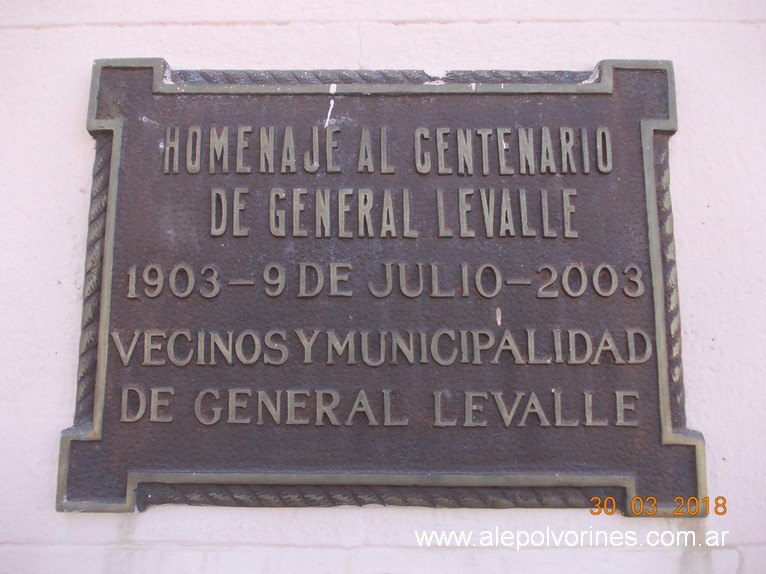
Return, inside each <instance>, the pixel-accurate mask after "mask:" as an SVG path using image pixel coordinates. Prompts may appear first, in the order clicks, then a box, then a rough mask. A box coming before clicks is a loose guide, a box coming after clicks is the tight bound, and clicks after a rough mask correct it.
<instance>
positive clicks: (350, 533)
mask: <svg viewBox="0 0 766 574" xmlns="http://www.w3.org/2000/svg"><path fill="white" fill-rule="evenodd" d="M138 56H159V57H163V58H165V59H166V60H167V61H168V62H169V63H170V65H171V66H172V67H174V68H182V69H183V68H228V69H259V68H266V69H275V68H284V69H314V68H350V69H385V68H407V69H413V68H415V69H425V70H428V71H435V70H445V69H493V68H495V69H529V70H551V69H553V70H590V69H592V68H593V67H594V66H595V64H596V63H597V62H598V61H599V60H602V59H607V58H630V59H637V58H641V59H669V60H672V61H673V62H674V65H675V78H676V91H677V101H678V117H679V130H678V133H677V134H676V135H675V136H674V137H673V138H672V139H671V160H670V161H671V174H672V176H671V179H672V181H671V189H672V194H673V207H674V218H675V228H676V250H677V256H678V268H679V282H680V292H681V309H682V326H683V345H684V368H685V382H686V413H687V419H688V426H689V427H690V428H693V429H696V430H699V431H702V432H703V433H704V435H705V438H706V442H707V469H708V470H707V473H708V474H707V479H708V490H709V494H710V496H711V497H715V496H725V497H726V498H727V501H728V502H727V510H728V512H727V514H726V515H725V516H715V515H712V516H710V517H709V518H707V519H704V520H703V519H696V520H684V521H671V520H650V519H622V518H617V517H611V518H605V517H592V516H590V514H589V513H588V512H587V511H578V510H553V511H551V510H548V511H545V510H503V511H497V510H445V509H438V510H434V509H425V508H382V507H376V506H373V507H366V508H333V509H316V508H314V509H232V508H213V507H208V508H193V507H179V506H170V507H157V508H152V509H150V510H149V511H147V512H145V513H142V514H130V515H98V514H60V513H56V512H55V510H54V497H55V488H56V472H57V464H58V448H59V433H60V431H61V430H62V429H64V428H67V427H69V426H70V425H71V422H72V415H73V411H74V397H75V381H76V371H77V358H78V341H79V335H80V333H79V331H80V314H81V309H82V307H81V305H82V301H81V297H82V282H83V261H84V254H85V240H86V229H87V214H88V204H89V190H90V185H91V181H90V180H91V166H92V161H93V141H92V139H91V138H90V136H89V135H88V133H87V132H86V131H85V113H86V108H87V102H88V90H89V86H90V73H91V63H92V61H93V60H94V59H98V58H117V57H138ZM764 56H766V3H764V2H761V1H759V0H732V1H729V2H721V1H713V0H706V1H699V2H693V1H691V0H689V1H681V2H672V1H667V0H639V1H631V2H623V1H614V2H597V1H596V0H586V1H583V2H572V1H571V0H556V1H553V2H540V1H538V0H523V1H518V2H508V1H501V0H494V1H492V0H478V1H474V2H467V1H465V2H460V1H456V0H452V1H451V0H439V1H433V0H420V1H418V2H405V1H404V0H391V1H389V2H365V1H361V0H350V1H349V0H327V1H322V0H316V1H311V0H282V1H279V2H275V1H270V2H248V1H245V0H234V1H232V2H228V3H215V2H193V1H188V0H183V1H182V0H166V1H165V2H148V1H147V0H134V1H132V2H116V1H111V0H109V1H103V0H101V1H98V2H96V1H84V2H76V3H75V2H73V3H65V2H54V1H50V0H45V1H35V0H31V1H29V2H20V1H15V0H0V64H2V70H3V74H2V81H1V82H0V85H1V86H2V93H1V94H0V126H2V132H3V133H2V136H0V198H1V201H0V209H1V210H2V223H0V321H1V322H0V325H2V336H0V572H9V573H14V574H21V573H27V572H29V573H32V572H35V573H36V572H57V573H61V572H74V571H79V572H85V573H90V572H93V573H96V572H184V573H187V574H191V573H197V572H200V573H201V572H216V573H218V572H227V571H235V570H236V571H238V572H297V571H304V570H310V571H312V572H334V573H342V572H429V571H437V570H438V571H441V572H463V571H466V570H468V569H473V568H481V570H482V571H485V572H522V571H527V570H530V571H531V570H532V569H535V570H534V571H537V572H548V571H556V570H559V569H561V570H566V571H577V572H613V571H620V572H622V573H624V574H628V573H634V572H635V573H639V572H658V573H659V572H663V573H664V572H669V573H675V572H679V573H680V572H685V573H686V572H689V573H692V572H714V573H719V572H720V573H723V572H731V573H735V572H736V573H748V574H749V573H756V572H764V571H766V566H765V564H766V533H764V527H766V519H764V515H766V498H765V497H764V496H763V481H764V475H765V474H766V462H764V460H765V458H764V454H763V452H764V449H763V447H764V433H763V431H762V428H761V425H762V421H763V416H762V410H763V408H764V406H765V401H764V398H763V397H764V395H763V391H762V388H761V385H762V383H763V376H762V374H761V369H759V367H758V361H759V359H760V358H761V357H762V355H763V352H764V348H766V297H764V290H766V251H765V250H764V247H766V225H764V223H763V219H764V216H765V215H766V185H765V184H764V177H763V173H764V171H763V165H764V162H766V143H765V141H766V140H764V133H766V113H764V110H763V106H762V99H763V94H764V93H766V80H764V73H763V72H764V65H763V57H764ZM495 527H499V528H500V529H501V530H517V529H526V530H530V531H531V530H537V529H542V530H545V529H546V527H550V528H553V529H573V530H578V531H581V530H588V529H590V528H598V529H607V530H622V531H624V530H628V529H632V530H635V531H637V532H638V533H639V534H644V533H647V532H649V531H650V530H657V529H668V530H678V529H694V530H696V531H698V532H704V531H706V530H718V531H722V530H726V531H728V532H729V533H728V534H727V538H726V544H725V546H723V547H720V548H715V549H714V548H706V549H703V548H687V549H683V548H646V547H644V548H619V549H616V548H558V549H556V548H535V549H531V548H530V549H524V550H521V551H519V552H517V551H515V550H513V549H509V548H449V549H445V548H441V549H439V548H420V547H418V545H417V543H416V540H415V537H414V535H413V531H415V530H430V529H439V530H441V529H447V530H451V529H455V530H474V531H476V532H480V531H485V530H494V529H495Z"/></svg>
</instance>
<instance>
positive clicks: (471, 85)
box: [88, 58, 675, 120]
mask: <svg viewBox="0 0 766 574" xmlns="http://www.w3.org/2000/svg"><path fill="white" fill-rule="evenodd" d="M104 68H150V69H151V70H152V93H155V94H177V95H183V94H190V95H193V94H270V95H295V94H326V95H328V96H338V95H357V96H365V95H392V96H396V95H405V94H448V95H449V94H453V95H454V94H476V95H481V94H568V93H583V94H611V93H612V92H613V91H614V70H615V69H635V70H661V71H666V72H667V73H668V75H669V77H670V75H671V74H672V68H673V64H672V63H671V62H670V61H667V60H602V61H601V62H599V63H598V64H597V65H596V67H595V69H594V71H593V74H592V75H591V76H590V77H589V78H588V79H587V80H584V81H582V82H576V83H571V82H562V83H540V84H532V83H526V84H525V83H514V82H511V81H509V82H505V83H503V82H501V83H482V82H454V83H453V82H444V81H443V80H438V79H437V80H435V81H432V82H428V83H422V84H413V83H390V84H383V83H369V84H368V83H364V84H361V83H352V84H338V83H316V84H256V83H253V84H211V83H205V84H200V85H196V84H187V83H175V82H173V80H172V78H171V74H170V68H169V66H168V63H167V62H166V61H165V60H164V59H162V58H125V59H122V58H115V59H105V60H96V61H95V62H94V63H93V79H92V82H91V91H90V106H89V110H88V118H89V120H91V119H93V120H95V117H96V116H95V111H96V110H95V107H94V106H95V105H96V103H97V100H98V87H99V85H100V81H101V71H102V69H104ZM319 72H321V70H320V71H319ZM457 73H460V71H457ZM447 75H449V72H447V73H446V74H445V76H447ZM668 96H669V97H672V98H675V94H673V93H669V94H668Z"/></svg>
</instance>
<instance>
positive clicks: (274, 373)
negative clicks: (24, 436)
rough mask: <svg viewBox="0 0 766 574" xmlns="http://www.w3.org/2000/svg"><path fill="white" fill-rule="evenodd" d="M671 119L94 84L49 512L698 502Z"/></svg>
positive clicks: (534, 105)
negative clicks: (87, 187) (77, 289)
mask: <svg viewBox="0 0 766 574" xmlns="http://www.w3.org/2000/svg"><path fill="white" fill-rule="evenodd" d="M673 89H674V88H673V71H672V66H671V65H670V63H668V62H644V61H627V62H616V61H607V62H603V63H601V64H600V65H599V66H598V67H597V68H596V70H595V71H594V72H593V73H590V72H533V73H530V72H505V71H490V72H450V73H448V74H446V75H444V76H443V77H432V76H429V75H428V74H426V73H424V72H417V71H306V72H286V71H273V72H266V71H226V72H223V71H203V70H193V71H182V70H171V69H169V68H168V67H167V65H166V63H165V62H164V61H162V60H154V59H153V60H104V61H99V62H96V64H95V66H94V72H93V85H92V92H91V102H90V108H89V116H88V130H89V131H90V133H91V134H92V135H93V137H94V138H95V140H96V160H95V167H94V175H93V190H92V199H91V212H90V218H89V233H88V247H87V261H86V272H85V282H84V317H83V334H82V342H81V362H80V369H79V381H78V388H77V406H76V415H75V422H74V426H73V427H72V428H71V429H68V430H65V431H64V432H63V435H62V439H61V463H60V470H59V479H58V480H59V484H58V508H59V509H60V510H95V511H129V510H134V509H136V508H138V509H143V508H145V507H147V506H149V505H152V504H162V503H186V504H218V505H240V506H310V505H338V504H367V503H373V504H387V505H424V506H449V507H458V506H465V507H518V506H524V507H590V506H592V505H593V504H594V500H595V503H598V501H599V500H601V499H604V498H606V497H608V496H613V497H614V498H615V499H616V500H617V503H618V505H619V506H621V508H622V509H623V510H624V511H625V512H626V513H628V514H630V513H632V512H635V508H636V507H637V505H636V504H631V503H632V502H634V501H635V497H640V499H641V502H642V508H646V509H647V510H648V509H649V508H652V505H654V506H655V507H656V509H657V513H656V514H657V515H663V514H667V513H668V511H669V510H671V509H673V508H675V506H676V505H674V504H673V501H674V498H676V497H679V496H680V497H683V498H684V499H688V498H689V497H692V496H696V497H699V498H700V499H701V498H702V497H704V496H705V473H704V443H703V439H702V437H701V435H699V434H698V433H695V432H693V431H690V430H687V429H686V428H685V419H684V407H683V386H682V372H681V356H680V325H679V309H678V292H677V289H676V266H675V256H674V250H673V227H672V216H671V208H670V195H669V191H668V140H669V138H670V136H671V135H672V133H673V132H674V131H675V129H676V113H675V101H674V93H673ZM594 497H595V498H594ZM652 501H654V502H652ZM644 513H646V512H644Z"/></svg>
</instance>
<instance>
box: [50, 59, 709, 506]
mask: <svg viewBox="0 0 766 574" xmlns="http://www.w3.org/2000/svg"><path fill="white" fill-rule="evenodd" d="M103 68H151V69H152V70H153V92H154V93H167V94H205V93H229V94H243V93H253V94H324V93H329V94H344V93H345V94H349V95H370V94H381V95H406V94H417V93H432V92H433V93H437V94H447V95H449V94H459V93H476V94H481V93H487V94H490V93H493V94H513V93H526V94H534V93H607V94H611V93H612V91H613V71H614V69H628V70H629V69H639V70H658V71H664V72H665V73H666V77H667V85H668V116H669V117H668V119H667V120H641V137H642V146H643V163H644V176H645V194H646V208H647V214H648V221H647V228H648V229H647V233H648V234H649V237H648V240H649V249H650V264H651V267H652V282H653V295H654V310H655V326H656V331H657V339H656V340H657V345H656V347H657V354H658V370H659V379H658V385H659V407H660V408H659V410H660V413H659V414H660V424H661V439H662V444H663V445H665V444H678V445H688V446H693V447H694V449H695V456H696V466H697V477H696V479H697V491H698V495H699V497H700V498H702V497H704V496H705V495H706V477H705V453H704V442H703V439H702V437H701V434H700V433H697V432H696V431H692V430H689V429H682V430H680V431H676V430H675V429H674V428H673V425H672V421H671V419H670V410H669V400H670V399H669V386H668V372H667V366H668V361H667V339H666V336H665V331H664V329H665V324H664V317H665V309H664V305H665V300H664V294H665V286H664V283H663V281H664V278H663V275H662V252H661V247H662V242H661V240H660V235H659V218H658V213H657V212H658V203H657V193H656V185H655V180H654V176H655V170H654V161H655V159H654V142H653V137H654V133H655V131H675V129H676V106H675V91H674V83H673V67H672V63H670V62H668V61H662V60H656V61H646V60H638V61H631V60H604V61H602V62H600V63H599V64H598V65H597V66H596V68H595V70H594V73H593V74H592V75H591V77H590V78H589V79H588V80H585V81H584V82H579V83H560V84H559V83H555V84H521V83H520V84H514V83H507V84H481V83H476V84H475V85H474V86H472V85H471V84H460V83H455V84H446V83H445V84H441V85H424V84H364V85H355V84H349V85H347V84H338V85H335V84H332V85H330V84H318V85H315V84H312V85H257V84H237V85H231V84H204V85H188V84H174V83H172V81H171V78H170V74H169V70H168V66H167V63H166V62H165V60H163V59H161V58H141V59H112V60H97V61H96V62H94V65H93V76H92V82H91V92H90V101H89V105H88V121H87V129H88V131H90V132H91V133H96V132H112V138H111V139H112V141H111V146H112V153H111V157H110V160H109V161H110V171H109V173H110V179H109V187H108V192H107V207H106V224H105V238H104V252H103V255H102V265H103V267H102V287H101V293H100V296H99V299H100V313H99V318H100V320H99V327H98V329H99V334H98V336H97V340H98V341H99V343H98V356H97V368H96V376H95V379H96V380H95V389H94V405H93V418H92V422H91V423H90V425H89V426H88V425H87V423H88V421H87V420H86V421H82V420H78V419H77V418H76V419H75V425H74V426H73V427H71V428H69V429H66V430H64V431H63V432H62V433H61V439H60V448H61V450H60V453H61V455H60V459H59V472H58V480H57V483H58V484H57V507H58V508H59V509H60V510H89V511H134V510H135V487H136V486H137V484H138V483H140V482H151V481H152V480H154V481H155V482H170V483H174V482H177V483H185V484H193V483H216V482H221V483H230V482H229V480H230V479H231V478H232V477H240V478H242V479H247V482H248V483H250V484H258V483H257V482H252V481H251V480H250V479H253V478H256V477H260V478H263V479H265V477H266V476H267V475H247V474H242V475H238V474H231V473H225V472H223V473H214V474H199V473H140V472H135V471H128V473H127V474H128V488H127V492H126V495H127V500H126V502H125V503H100V502H99V503H97V502H93V501H69V500H67V498H66V483H67V479H68V472H69V451H70V442H71V441H72V440H77V441H92V440H100V439H101V438H102V421H103V410H104V395H105V385H106V367H107V361H108V357H107V349H108V332H109V310H110V301H111V287H112V265H113V250H114V222H115V218H116V197H117V190H118V176H119V169H120V157H121V146H122V132H123V130H122V128H123V122H124V118H120V119H109V120H106V119H98V118H97V117H96V112H97V109H98V92H99V87H100V77H101V70H102V69H103ZM476 88H479V89H476ZM657 271H659V272H658V273H657ZM660 319H662V321H660ZM660 342H661V343H662V346H661V345H660ZM663 368H664V372H663ZM83 422H84V423H85V425H84V424H83ZM78 423H79V424H78ZM268 476H271V477H272V478H273V479H274V480H277V481H278V480H287V479H288V478H289V477H290V476H292V475H268ZM299 476H300V477H302V478H301V480H302V481H303V482H302V484H306V481H307V480H309V479H312V478H315V477H316V475H299ZM325 476H327V477H329V480H330V481H331V482H329V483H327V484H343V483H344V481H346V480H351V481H354V480H356V481H359V480H360V478H362V477H363V476H370V477H371V481H370V482H369V484H388V483H389V479H392V478H393V479H394V480H396V477H393V476H392V475H387V474H384V473H378V474H372V475H354V474H348V473H343V474H337V475H325ZM449 476H460V475H449ZM163 477H164V479H163ZM179 477H180V478H179ZM248 477H249V478H248ZM346 477H348V478H346ZM403 477H404V478H405V479H407V484H410V482H409V481H410V480H412V479H413V475H404V476H403ZM434 477H435V475H425V477H424V479H426V480H431V479H433V478H434ZM399 478H402V476H400V477H399ZM505 478H506V480H502V482H504V483H506V481H509V482H507V485H508V486H512V485H517V486H524V485H525V484H526V483H527V481H528V480H533V479H534V480H535V481H537V482H535V483H534V485H533V486H544V484H543V482H547V481H548V480H551V481H554V482H553V483H552V484H553V485H556V486H593V485H599V486H612V484H609V483H610V482H611V481H613V480H617V481H618V482H619V484H613V486H621V487H624V488H626V491H627V493H628V494H629V495H631V493H632V494H633V495H635V492H636V490H635V481H634V479H633V478H630V477H629V482H630V484H627V485H626V484H624V483H623V481H624V479H625V477H622V476H618V475H599V474H592V475H587V476H582V475H578V476H576V477H567V476H564V475H558V476H555V477H545V476H542V477H537V476H529V475H528V476H522V475H511V476H509V477H508V476H507V477H505ZM155 479H157V480H155ZM541 479H545V480H541ZM441 480H443V477H442V479H441ZM484 480H501V477H498V476H497V475H494V476H493V475H481V476H475V475H473V476H470V477H465V476H463V477H462V479H461V480H460V482H461V483H462V482H464V481H468V482H469V483H470V484H472V485H476V486H479V485H481V483H482V482H483V481H484ZM314 482H315V483H316V481H315V480H314ZM275 484H276V483H275ZM282 484H285V483H284V482H282ZM418 484H420V482H418ZM439 484H441V485H445V484H444V483H443V482H439ZM466 484H468V483H466ZM460 485H462V484H460ZM498 486H501V485H498ZM628 512H630V508H628Z"/></svg>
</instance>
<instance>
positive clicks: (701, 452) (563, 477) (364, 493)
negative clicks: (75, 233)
mask: <svg viewBox="0 0 766 574" xmlns="http://www.w3.org/2000/svg"><path fill="white" fill-rule="evenodd" d="M106 68H118V69H126V68H127V69H131V68H132V69H138V68H142V69H151V70H152V78H153V80H152V93H154V94H207V93H210V94H272V95H279V94H327V95H330V96H332V95H343V94H352V95H373V94H377V95H380V94H388V95H401V94H412V93H434V94H502V93H515V94H518V93H525V94H561V93H571V94H599V93H600V94H611V93H613V80H614V71H615V70H618V69H619V70H656V71H662V72H664V73H665V75H666V78H667V82H668V110H669V114H668V116H669V117H668V118H667V119H642V120H641V141H642V147H643V165H644V182H645V196H646V209H647V218H648V219H647V221H648V236H649V237H648V239H649V243H648V246H649V258H650V268H651V273H652V295H653V300H654V314H655V326H656V332H655V337H656V339H655V340H656V348H657V365H658V373H657V374H658V390H659V411H660V412H659V415H660V424H661V438H662V441H661V444H662V445H663V446H666V445H687V446H692V447H694V454H695V460H696V483H697V496H698V498H699V499H702V498H703V497H705V496H706V494H707V483H706V472H705V443H704V438H703V436H702V434H701V433H699V432H697V431H694V430H691V429H687V428H686V427H685V415H684V404H683V402H684V399H683V394H684V393H683V374H682V365H681V338H680V337H681V329H680V314H679V299H678V286H677V276H676V264H675V247H674V240H673V220H672V209H671V202H670V191H669V182H668V176H669V171H668V154H667V149H664V150H663V151H662V152H661V153H660V154H659V155H658V153H657V152H656V150H655V145H654V136H655V133H658V132H664V133H670V134H672V133H675V131H676V129H677V121H676V98H675V82H674V73H673V64H672V62H670V61H665V60H603V61H601V62H599V64H598V65H597V66H596V68H595V69H594V70H593V72H592V73H590V75H588V72H511V71H453V72H449V73H446V74H445V75H444V76H442V77H434V76H430V75H429V74H427V73H426V72H423V71H414V70H385V71H364V70H360V71H349V70H317V71H276V70H275V71H215V70H193V71H192V70H185V71H184V70H173V69H171V68H170V67H169V66H168V64H167V62H165V60H163V59H161V58H130V59H105V60H96V61H95V62H94V63H93V74H92V80H91V87H90V101H89V106H88V118H87V129H88V131H89V132H90V133H91V135H92V136H93V137H94V138H95V139H96V157H95V161H94V168H93V184H92V191H91V203H90V214H89V226H88V239H87V251H86V262H85V280H84V283H83V319H82V334H81V340H80V361H79V365H78V385H77V406H76V410H75V419H74V424H73V426H72V427H71V428H69V429H65V430H64V431H62V433H61V438H60V456H59V467H58V477H57V493H56V509H57V510H58V511H89V512H130V511H135V510H137V509H138V510H143V509H144V508H145V507H146V506H147V505H150V504H156V503H160V504H161V503H169V502H183V503H186V504H205V505H226V506H235V505H236V506H335V505H339V504H357V505H362V504H369V503H373V504H384V505H408V506H435V507H471V508H476V507H482V508H484V507H493V508H507V507H527V508H534V507H554V508H563V507H582V508H585V507H589V506H590V501H589V497H588V496H587V494H586V491H588V490H590V489H593V488H617V489H621V490H624V491H625V493H626V496H627V499H631V498H632V497H633V496H636V483H635V477H634V476H633V475H632V474H629V473H627V474H591V475H583V474H576V475H575V474H565V473H555V472H554V471H551V472H549V473H544V474H512V475H502V474H497V475H477V474H468V473H451V474H442V473H413V474H389V473H342V474H332V473H310V472H309V473H258V474H254V473H228V472H221V473H196V472H193V471H183V472H135V471H129V472H128V476H127V488H126V492H125V501H124V502H103V501H91V500H69V499H68V497H67V479H68V472H69V452H70V443H71V442H72V441H97V440H101V431H102V422H103V408H104V392H105V385H106V364H107V349H108V333H109V329H108V325H109V318H110V298H111V277H112V264H113V260H112V258H113V249H114V227H115V218H116V197H117V193H118V178H119V169H120V161H119V158H120V157H121V146H122V126H123V120H122V119H111V120H103V119H98V118H97V117H96V112H97V106H98V95H99V86H100V78H101V72H102V70H104V69H106ZM113 158H116V159H114V160H113ZM668 319H669V322H666V321H667V320H668ZM152 485H155V486H157V485H171V486H175V487H177V488H175V490H174V493H173V495H171V496H167V495H165V497H164V498H163V496H160V497H159V499H158V500H157V501H153V500H152V489H151V488H149V491H148V494H147V493H146V492H144V493H143V494H144V495H145V500H143V501H142V500H139V497H138V495H137V492H138V491H139V489H140V488H142V487H147V486H148V487H151V486H152ZM625 507H626V508H625V514H626V515H628V516H631V515H632V509H631V508H630V505H629V504H626V505H625ZM673 509H674V507H673V506H671V505H668V506H660V505H658V507H657V510H658V512H657V516H660V512H663V511H665V512H668V515H669V516H670V515H672V510H673Z"/></svg>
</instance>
